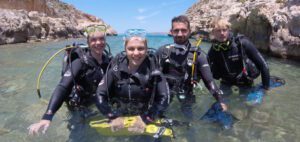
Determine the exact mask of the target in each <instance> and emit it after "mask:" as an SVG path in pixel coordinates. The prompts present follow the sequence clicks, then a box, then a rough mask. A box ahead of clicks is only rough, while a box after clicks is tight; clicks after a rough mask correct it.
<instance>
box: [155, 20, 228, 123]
mask: <svg viewBox="0 0 300 142" xmlns="http://www.w3.org/2000/svg"><path fill="white" fill-rule="evenodd" d="M171 24H172V28H171V30H170V33H171V35H172V36H173V40H174V44H168V45H164V46H162V47H160V48H159V49H158V51H157V53H156V55H157V57H158V60H159V65H160V68H161V71H162V73H163V74H164V75H165V77H166V79H167V81H168V84H169V86H170V90H171V93H170V94H171V98H172V97H174V96H177V98H178V100H179V102H180V103H181V111H182V112H183V114H184V116H185V117H186V118H189V119H193V112H192V104H194V103H195V95H194V94H193V88H194V86H195V85H196V83H198V82H199V81H200V79H203V82H204V84H205V86H206V87H207V89H208V90H209V91H210V93H211V94H212V95H213V96H214V97H215V99H216V100H217V101H218V102H220V104H221V106H222V109H223V110H224V111H225V110H227V106H226V104H225V103H223V100H222V94H223V93H222V91H221V90H220V89H219V88H218V86H217V85H216V83H215V82H214V80H213V77H212V74H211V71H210V67H209V65H208V62H207V59H206V57H205V55H204V54H203V53H202V52H201V51H200V49H199V48H197V47H193V46H192V45H191V43H190V42H189V37H190V35H191V29H190V22H189V20H188V18H187V17H186V16H178V17H174V18H173V19H172V23H171Z"/></svg>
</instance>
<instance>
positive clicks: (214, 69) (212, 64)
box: [207, 47, 221, 79]
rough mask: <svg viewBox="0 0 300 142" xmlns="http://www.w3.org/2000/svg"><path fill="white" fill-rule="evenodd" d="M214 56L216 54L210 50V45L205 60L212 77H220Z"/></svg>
mask: <svg viewBox="0 0 300 142" xmlns="http://www.w3.org/2000/svg"><path fill="white" fill-rule="evenodd" d="M215 57H216V55H215V54H214V51H212V47H211V48H210V50H209V51H208V54H207V61H208V63H209V65H210V68H211V72H212V75H213V78H214V79H220V78H221V75H220V70H219V68H218V66H217V65H218V64H217V61H216V58H215Z"/></svg>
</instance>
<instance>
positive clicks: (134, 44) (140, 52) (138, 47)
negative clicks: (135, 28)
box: [125, 37, 147, 68]
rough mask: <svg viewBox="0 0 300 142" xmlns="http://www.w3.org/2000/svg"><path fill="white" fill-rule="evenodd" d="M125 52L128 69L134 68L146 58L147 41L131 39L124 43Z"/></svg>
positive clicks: (136, 38)
mask: <svg viewBox="0 0 300 142" xmlns="http://www.w3.org/2000/svg"><path fill="white" fill-rule="evenodd" d="M125 51H126V55H127V59H128V61H129V67H133V68H136V67H138V66H140V65H141V64H142V62H143V61H144V59H145V58H146V53H147V41H146V39H143V38H141V37H131V38H130V39H126V41H125Z"/></svg>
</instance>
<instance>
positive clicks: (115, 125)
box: [109, 117, 124, 132]
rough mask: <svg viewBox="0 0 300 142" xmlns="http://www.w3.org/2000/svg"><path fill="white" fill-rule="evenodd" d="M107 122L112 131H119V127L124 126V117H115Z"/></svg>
mask: <svg viewBox="0 0 300 142" xmlns="http://www.w3.org/2000/svg"><path fill="white" fill-rule="evenodd" d="M109 124H110V128H111V131H112V132H116V131H119V130H120V129H122V128H124V118H122V117H117V118H115V119H113V120H111V122H110V123H109Z"/></svg>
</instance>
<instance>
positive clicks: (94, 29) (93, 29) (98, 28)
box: [84, 25, 107, 36]
mask: <svg viewBox="0 0 300 142" xmlns="http://www.w3.org/2000/svg"><path fill="white" fill-rule="evenodd" d="M106 31H107V27H106V26H105V25H90V26H88V27H86V28H85V30H84V35H85V36H87V35H89V34H91V33H94V32H103V33H104V34H105V35H106Z"/></svg>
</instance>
